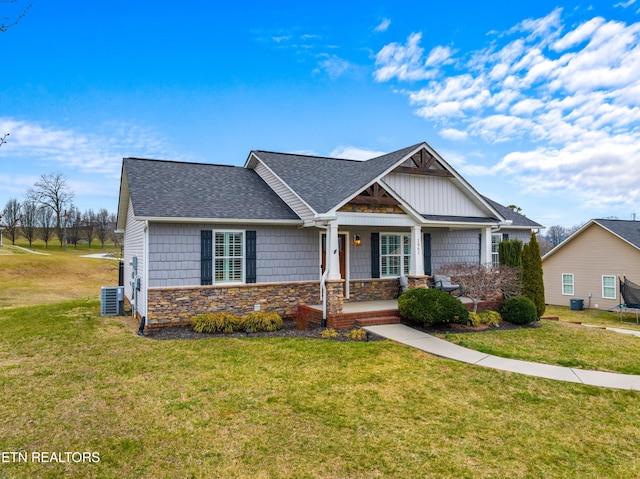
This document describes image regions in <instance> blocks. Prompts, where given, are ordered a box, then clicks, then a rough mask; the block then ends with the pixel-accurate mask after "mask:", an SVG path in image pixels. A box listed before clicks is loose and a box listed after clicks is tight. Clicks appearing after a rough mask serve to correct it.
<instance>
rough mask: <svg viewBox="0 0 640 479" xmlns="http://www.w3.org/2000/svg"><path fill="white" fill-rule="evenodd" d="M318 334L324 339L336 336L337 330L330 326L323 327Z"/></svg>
mask: <svg viewBox="0 0 640 479" xmlns="http://www.w3.org/2000/svg"><path fill="white" fill-rule="evenodd" d="M320 336H322V337H323V338H324V339H330V338H337V337H338V331H336V330H335V329H332V328H329V329H325V330H324V331H322V333H321V334H320Z"/></svg>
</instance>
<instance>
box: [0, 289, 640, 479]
mask: <svg viewBox="0 0 640 479" xmlns="http://www.w3.org/2000/svg"><path fill="white" fill-rule="evenodd" d="M97 314H98V303H97V302H96V301H95V300H86V299H85V300H83V299H80V300H74V301H70V302H64V303H58V304H54V305H44V306H32V307H24V308H12V309H5V310H3V311H0V332H1V333H2V334H1V335H0V388H1V392H2V401H0V450H1V451H26V452H28V453H31V452H32V451H95V452H98V453H99V454H100V462H99V463H97V464H55V463H54V464H38V463H32V462H29V463H8V464H1V463H0V477H39V478H49V477H50V478H54V477H55V478H57V477H83V478H84V477H89V478H91V477H113V478H116V477H117V478H129V477H132V478H133V477H136V478H137V477H145V478H146V477H153V478H163V477H171V478H173V477H202V478H208V477H242V478H244V477H252V478H253V477H257V478H263V477H264V478H304V477H310V478H316V477H317V478H346V477H354V478H370V477H398V478H412V477H416V478H424V477H433V478H440V477H442V478H445V477H446V478H449V477H455V478H483V477H486V478H504V477H509V478H517V477H527V478H549V477H563V478H596V477H597V478H601V477H607V478H626V477H628V478H635V477H638V476H640V459H639V458H638V454H637V444H638V442H639V441H640V427H639V426H640V410H639V409H638V407H637V404H638V393H633V392H628V391H619V390H609V389H604V388H595V387H589V386H582V385H577V384H568V383H561V382H554V381H550V380H545V379H537V378H531V377H526V376H520V375H517V374H509V373H504V372H500V371H494V370H490V369H485V368H478V367H474V366H470V365H467V364H462V363H457V362H454V361H448V360H444V359H439V358H435V357H433V356H430V355H427V354H424V353H421V352H419V351H416V350H414V349H412V348H409V347H405V346H401V345H398V344H395V343H392V342H388V341H380V342H372V343H359V342H333V341H322V340H311V339H251V338H246V339H232V338H213V339H203V340H195V341H154V340H150V339H145V338H140V337H138V336H136V335H135V334H134V333H133V330H134V329H135V325H130V324H129V322H127V321H123V320H121V319H116V318H101V317H99V316H97ZM594 451H597V453H594Z"/></svg>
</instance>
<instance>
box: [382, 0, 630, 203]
mask: <svg viewBox="0 0 640 479" xmlns="http://www.w3.org/2000/svg"><path fill="white" fill-rule="evenodd" d="M631 4H632V3H631V2H627V3H626V4H624V5H622V4H621V5H620V6H625V7H628V6H630V5H631ZM420 40H421V34H420V33H414V34H412V35H411V36H410V37H409V39H408V40H407V42H406V44H404V45H401V44H398V43H390V44H389V45H386V46H385V47H383V48H382V49H381V50H380V52H379V53H378V55H377V57H376V71H375V74H374V75H375V79H376V80H377V81H381V82H382V81H397V82H402V81H414V82H415V81H421V82H422V84H420V85H419V87H417V88H415V89H413V90H407V89H405V90H400V91H402V92H403V94H405V95H407V97H408V100H409V102H410V105H411V106H412V107H413V108H414V109H415V113H416V114H417V115H419V116H422V117H424V118H425V119H427V120H429V121H431V122H434V123H435V124H436V125H439V126H440V128H439V132H440V135H441V136H442V137H443V138H445V139H448V140H452V141H460V140H465V139H469V140H474V141H476V142H478V141H479V142H485V143H486V144H487V145H488V147H487V149H488V151H491V150H492V149H494V148H492V147H491V145H498V144H500V145H501V146H500V149H501V150H502V149H505V152H506V153H505V154H504V157H503V158H502V160H500V161H499V162H498V163H497V164H495V165H493V166H483V167H479V168H477V169H474V167H473V166H472V165H469V164H466V163H465V164H464V165H463V166H462V168H463V170H462V171H464V172H466V173H467V174H469V173H470V172H473V174H491V173H496V174H501V175H506V176H508V177H509V178H511V179H513V180H514V181H518V182H521V183H522V187H523V188H525V189H526V190H527V191H536V192H544V193H545V194H553V193H554V192H572V195H573V196H574V197H576V198H580V201H582V202H583V203H584V204H588V205H596V204H598V205H600V207H602V206H603V205H605V206H614V205H618V206H625V207H629V206H634V207H635V206H637V205H638V204H640V188H638V187H637V186H636V185H635V182H636V181H635V180H636V178H635V176H634V175H631V174H629V173H630V172H631V171H636V170H637V161H638V158H640V23H631V24H625V23H623V22H620V21H613V20H607V19H605V18H602V17H594V18H587V19H585V20H584V21H582V22H581V23H578V24H574V25H571V26H567V25H565V23H564V22H563V16H562V9H560V8H558V9H555V10H553V11H552V12H551V13H550V14H549V15H546V16H545V17H543V18H540V19H527V20H524V21H522V22H520V23H518V24H517V25H516V26H514V27H513V28H511V29H509V30H508V31H506V32H504V33H503V34H498V35H496V37H495V38H494V39H493V40H492V41H491V43H490V44H489V45H487V46H486V47H485V48H481V49H479V50H477V51H472V52H464V53H463V54H462V56H461V54H460V52H456V51H454V50H453V49H452V48H451V47H449V46H440V47H435V48H434V49H432V50H431V53H430V54H429V55H425V52H424V50H423V49H422V48H421V47H420ZM432 55H433V56H432ZM430 58H432V59H434V60H435V59H436V58H439V60H440V62H438V61H434V62H433V64H429V65H428V63H429V59H430ZM443 62H446V64H447V65H450V66H451V67H450V68H449V69H448V70H447V72H446V73H447V75H444V72H443V71H442V69H441V66H442V64H443ZM429 66H433V68H429ZM509 151H511V153H509Z"/></svg>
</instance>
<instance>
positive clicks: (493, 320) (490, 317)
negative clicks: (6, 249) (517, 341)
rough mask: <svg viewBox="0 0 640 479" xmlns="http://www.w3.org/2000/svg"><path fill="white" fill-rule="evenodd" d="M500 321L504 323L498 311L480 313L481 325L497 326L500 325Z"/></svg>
mask: <svg viewBox="0 0 640 479" xmlns="http://www.w3.org/2000/svg"><path fill="white" fill-rule="evenodd" d="M500 321H502V317H501V316H500V313H498V312H497V311H483V312H481V313H480V324H486V325H487V326H495V325H497V324H500Z"/></svg>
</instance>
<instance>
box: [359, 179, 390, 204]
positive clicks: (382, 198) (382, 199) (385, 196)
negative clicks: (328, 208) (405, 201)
mask: <svg viewBox="0 0 640 479" xmlns="http://www.w3.org/2000/svg"><path fill="white" fill-rule="evenodd" d="M349 203H353V204H358V205H399V204H400V202H398V200H396V199H395V198H394V197H393V196H391V195H390V194H389V193H387V191H386V190H385V189H384V188H383V187H382V186H380V185H379V184H378V183H374V184H373V185H371V186H370V187H369V188H367V189H366V190H364V191H363V192H362V193H360V194H359V195H358V196H356V197H355V198H353V199H352V200H351V201H350V202H349Z"/></svg>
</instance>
